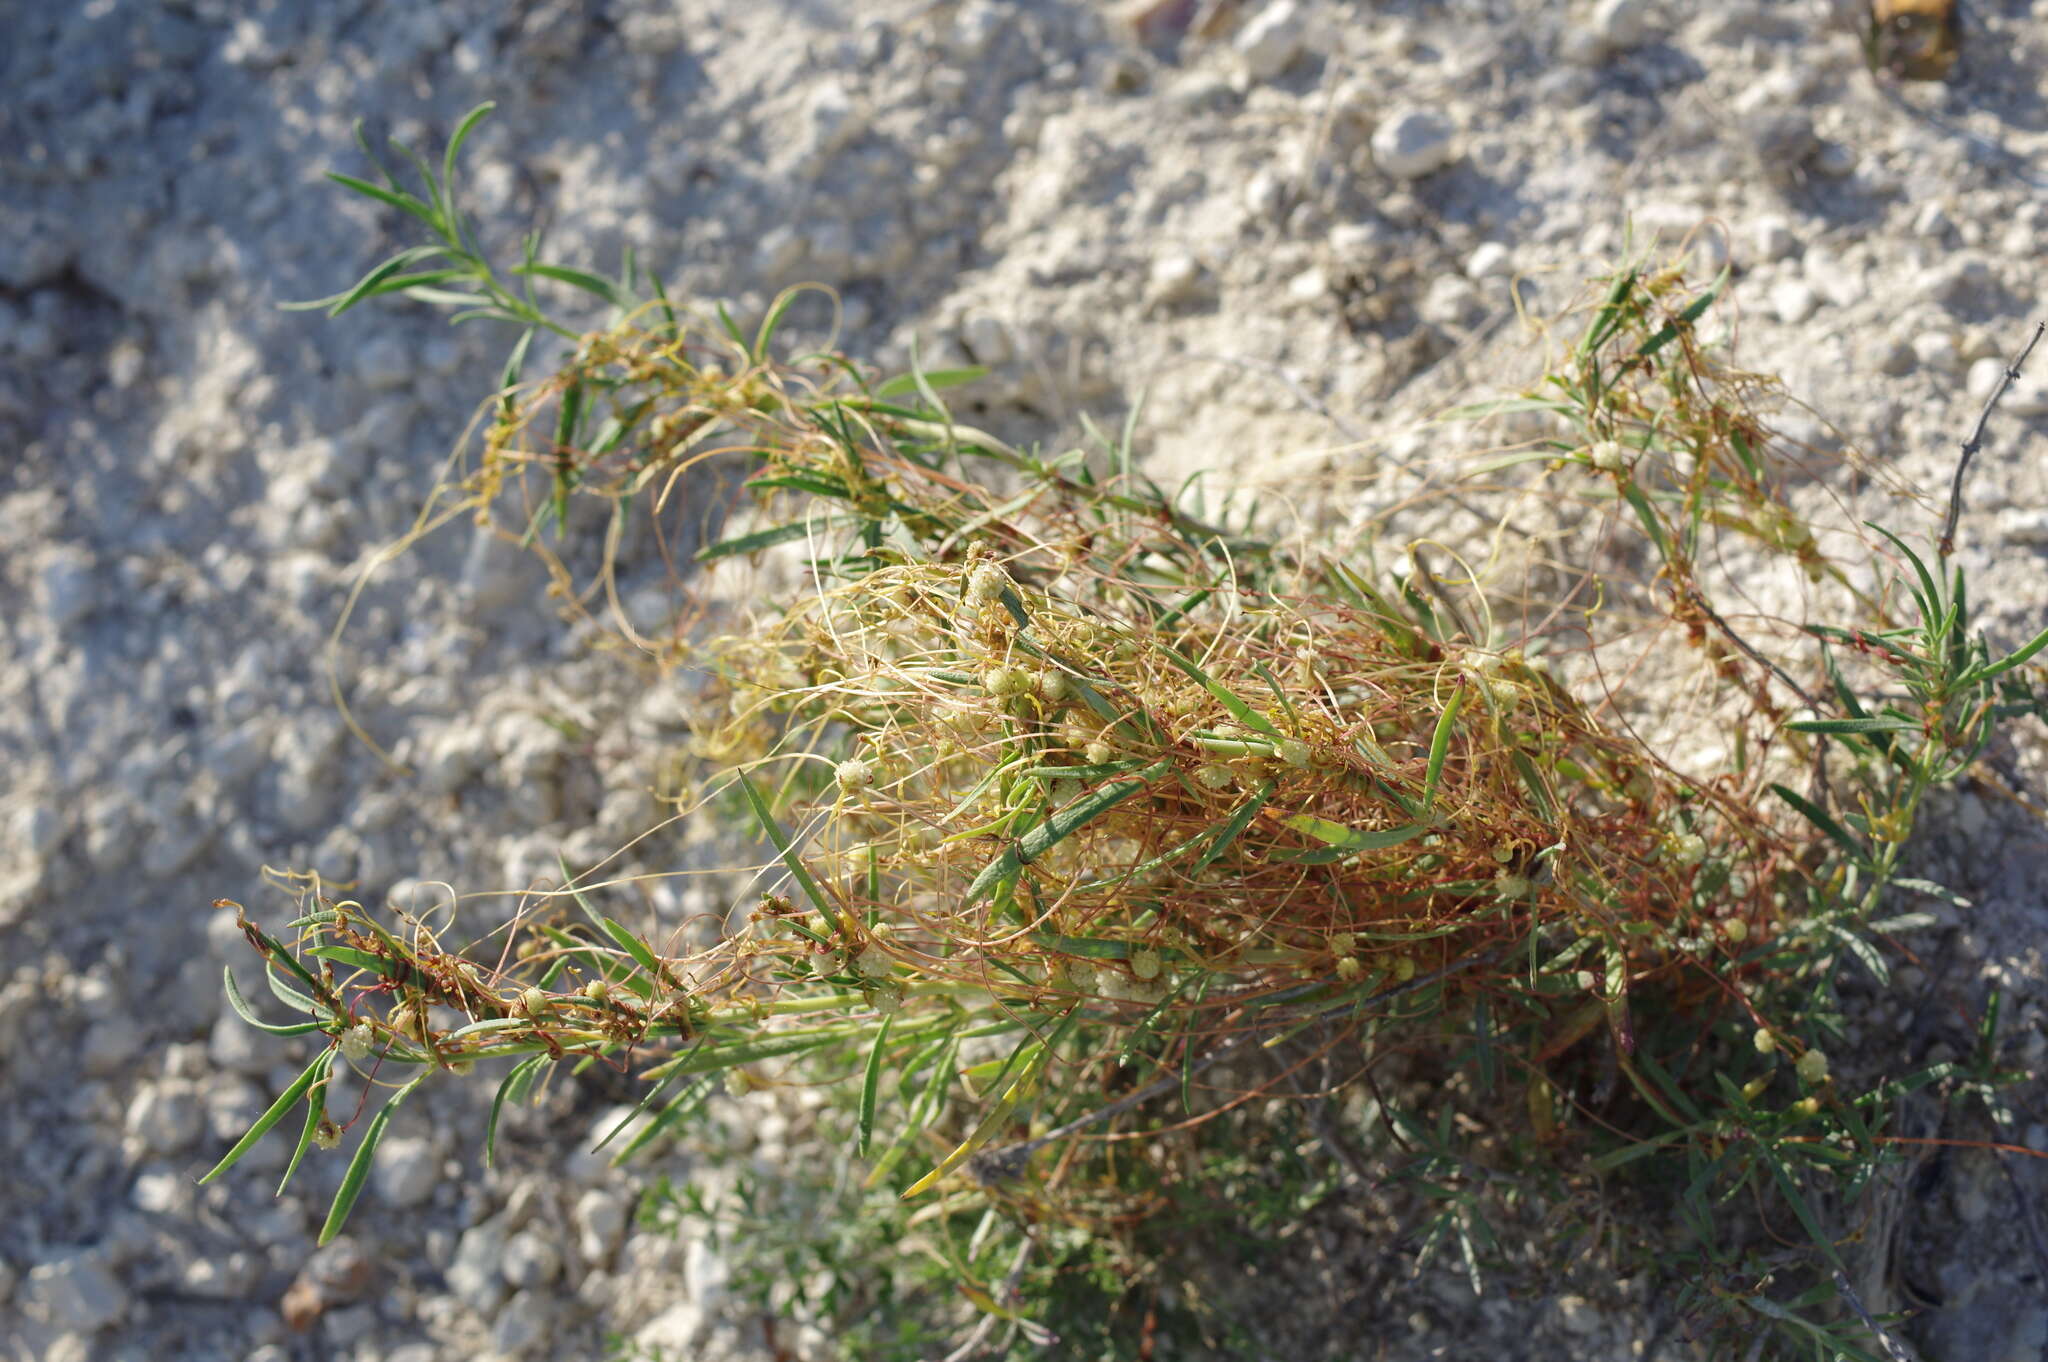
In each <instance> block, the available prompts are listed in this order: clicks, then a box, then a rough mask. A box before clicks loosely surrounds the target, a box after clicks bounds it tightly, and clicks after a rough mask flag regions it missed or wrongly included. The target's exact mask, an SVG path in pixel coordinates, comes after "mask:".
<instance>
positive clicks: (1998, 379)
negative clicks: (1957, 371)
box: [1963, 356, 2005, 402]
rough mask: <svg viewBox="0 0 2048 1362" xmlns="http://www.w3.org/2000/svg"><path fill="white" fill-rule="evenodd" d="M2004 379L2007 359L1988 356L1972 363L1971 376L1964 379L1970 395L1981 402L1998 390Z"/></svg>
mask: <svg viewBox="0 0 2048 1362" xmlns="http://www.w3.org/2000/svg"><path fill="white" fill-rule="evenodd" d="M2004 381H2005V361H2004V360H2002V359H1997V358H1994V357H1988V356H1987V357H1986V358H1984V359H1980V360H1977V361H1976V362H1975V363H1973V364H1971V365H1970V373H1969V376H1968V377H1967V378H1966V379H1964V380H1963V382H1964V386H1965V387H1966V388H1967V389H1968V391H1969V394H1970V396H1971V397H1972V398H1974V399H1975V400H1977V401H1979V402H1982V401H1983V400H1984V399H1986V398H1987V397H1989V396H1991V394H1992V393H1994V392H1996V391H1997V390H1998V385H1999V384H2000V383H2002V382H2004Z"/></svg>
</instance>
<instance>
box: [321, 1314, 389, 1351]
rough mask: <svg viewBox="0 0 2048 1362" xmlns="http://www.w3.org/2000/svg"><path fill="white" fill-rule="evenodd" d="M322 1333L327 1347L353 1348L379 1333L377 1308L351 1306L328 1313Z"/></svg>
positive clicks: (322, 1326)
mask: <svg viewBox="0 0 2048 1362" xmlns="http://www.w3.org/2000/svg"><path fill="white" fill-rule="evenodd" d="M320 1332H321V1334H322V1336H323V1337H324V1338H325V1340H326V1343H327V1346H328V1347H330V1348H335V1349H347V1348H352V1347H354V1346H355V1345H356V1344H358V1343H360V1342H362V1341H363V1340H364V1339H366V1338H368V1337H369V1336H370V1335H371V1334H374V1333H375V1332H377V1307H375V1306H374V1305H369V1304H363V1305H350V1306H344V1307H343V1308H342V1309H339V1310H330V1311H328V1312H327V1315H326V1318H325V1320H324V1321H323V1323H322V1325H321V1328H320Z"/></svg>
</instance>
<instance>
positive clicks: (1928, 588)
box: [1863, 520, 1942, 627]
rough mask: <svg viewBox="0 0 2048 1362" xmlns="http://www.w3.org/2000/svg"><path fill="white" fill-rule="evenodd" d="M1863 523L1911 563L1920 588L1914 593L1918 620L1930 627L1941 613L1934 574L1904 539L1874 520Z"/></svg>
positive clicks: (1938, 591)
mask: <svg viewBox="0 0 2048 1362" xmlns="http://www.w3.org/2000/svg"><path fill="white" fill-rule="evenodd" d="M1863 523H1864V524H1865V525H1868V526H1869V527H1870V528H1871V529H1873V530H1876V531H1877V532H1878V533H1879V534H1881V535H1883V536H1884V537H1885V538H1887V539H1889V540H1891V541H1892V546H1893V547H1894V548H1896V549H1897V550H1898V551H1899V552H1900V553H1902V554H1904V555H1905V556H1906V561H1907V562H1908V563H1910V564H1911V565H1912V567H1913V574H1914V576H1916V577H1918V578H1919V579H1920V590H1919V591H1918V592H1916V593H1915V595H1916V596H1917V597H1918V599H1919V602H1920V622H1921V623H1922V624H1923V625H1926V626H1929V627H1932V626H1933V625H1934V624H1935V623H1936V622H1938V621H1939V620H1940V618H1941V613H1942V611H1941V600H1942V597H1941V588H1939V587H1937V586H1936V585H1935V584H1934V574H1933V573H1931V572H1929V571H1928V570H1927V564H1926V563H1924V562H1922V561H1921V560H1920V555H1919V554H1917V553H1915V552H1913V550H1912V549H1910V548H1908V547H1906V541H1905V540H1903V539H1901V538H1899V537H1898V536H1897V535H1895V534H1893V533H1892V532H1891V531H1890V530H1888V529H1886V528H1885V527H1884V526H1882V525H1880V524H1878V523H1877V522H1876V521H1874V520H1866V521H1864V522H1863Z"/></svg>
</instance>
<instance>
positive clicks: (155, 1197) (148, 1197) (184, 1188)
mask: <svg viewBox="0 0 2048 1362" xmlns="http://www.w3.org/2000/svg"><path fill="white" fill-rule="evenodd" d="M128 1201H129V1204H130V1205H132V1206H134V1207H135V1209H136V1210H138V1211H147V1212H148V1213H149V1214H151V1215H179V1214H183V1213H185V1212H187V1211H189V1210H190V1209H191V1205H192V1181H191V1179H190V1178H187V1177H185V1176H183V1175H182V1174H179V1173H175V1172H172V1171H171V1170H169V1169H166V1168H153V1169H151V1170H149V1171H148V1172H146V1173H142V1174H139V1175H138V1176H137V1177H136V1179H135V1185H134V1186H133V1187H131V1188H129V1189H128Z"/></svg>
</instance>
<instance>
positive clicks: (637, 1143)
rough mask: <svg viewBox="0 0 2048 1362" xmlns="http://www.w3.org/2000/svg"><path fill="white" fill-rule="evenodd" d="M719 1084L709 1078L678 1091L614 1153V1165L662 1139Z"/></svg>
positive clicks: (615, 1166)
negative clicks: (664, 1134)
mask: <svg viewBox="0 0 2048 1362" xmlns="http://www.w3.org/2000/svg"><path fill="white" fill-rule="evenodd" d="M716 1086H717V1085H716V1084H715V1083H714V1082H713V1081H712V1080H711V1079H709V1078H706V1079H704V1080H703V1081H702V1082H699V1083H693V1084H691V1085H690V1086H689V1087H687V1088H685V1089H684V1090H683V1091H681V1092H679V1093H677V1094H676V1095H675V1097H674V1098H673V1099H671V1100H670V1102H669V1104H668V1105H667V1106H665V1107H663V1108H662V1109H661V1111H660V1112H659V1113H658V1114H656V1116H655V1118H654V1119H653V1120H651V1121H649V1122H648V1123H647V1124H646V1125H644V1126H642V1127H640V1129H639V1131H638V1133H636V1134H635V1135H634V1136H633V1138H632V1139H630V1140H628V1141H626V1145H625V1147H624V1148H623V1149H621V1150H619V1152H618V1153H616V1154H614V1155H612V1167H614V1168H617V1167H619V1166H620V1165H621V1164H623V1163H625V1162H626V1160H628V1159H630V1158H632V1157H633V1156H634V1155H635V1154H637V1153H639V1152H640V1151H641V1150H643V1149H645V1148H646V1147H647V1146H648V1145H650V1144H653V1143H654V1142H655V1141H656V1140H658V1139H660V1138H661V1136H662V1135H663V1133H665V1132H666V1131H668V1130H670V1129H671V1128H673V1127H674V1126H676V1125H679V1124H680V1123H682V1122H683V1121H685V1120H687V1119H688V1118H689V1117H690V1116H691V1115H692V1114H693V1113H694V1112H695V1111H696V1110H697V1108H699V1107H701V1106H703V1105H704V1103H705V1101H706V1100H707V1099H708V1098H709V1097H710V1096H711V1093H712V1090H713V1089H714V1088H715V1087H716Z"/></svg>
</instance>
